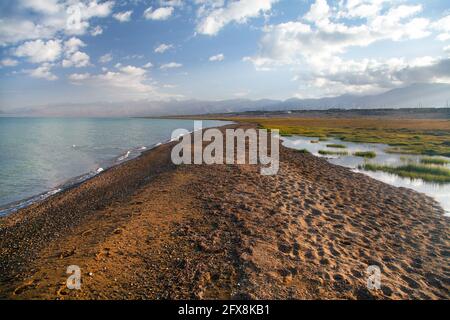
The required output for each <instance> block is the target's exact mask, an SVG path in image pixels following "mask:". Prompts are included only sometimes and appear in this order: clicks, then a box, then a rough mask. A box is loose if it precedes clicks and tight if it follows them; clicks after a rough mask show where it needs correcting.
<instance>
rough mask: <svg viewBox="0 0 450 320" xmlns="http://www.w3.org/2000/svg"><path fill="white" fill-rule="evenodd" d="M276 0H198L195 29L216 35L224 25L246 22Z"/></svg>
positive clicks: (268, 7) (269, 8) (270, 6)
mask: <svg viewBox="0 0 450 320" xmlns="http://www.w3.org/2000/svg"><path fill="white" fill-rule="evenodd" d="M277 1H278V0H239V1H233V2H229V3H228V4H227V5H226V6H225V5H224V2H223V1H221V2H217V1H213V2H210V1H200V3H202V6H201V7H200V8H199V10H198V12H197V15H198V16H199V21H198V23H197V26H196V30H197V32H198V33H200V34H205V35H210V36H213V35H216V34H217V33H218V32H219V31H220V30H221V29H222V28H223V27H224V26H225V25H227V24H229V23H231V22H236V23H246V22H247V20H248V19H249V18H255V17H258V16H259V15H260V14H261V13H265V12H268V11H270V10H271V8H272V4H274V3H275V2H277Z"/></svg>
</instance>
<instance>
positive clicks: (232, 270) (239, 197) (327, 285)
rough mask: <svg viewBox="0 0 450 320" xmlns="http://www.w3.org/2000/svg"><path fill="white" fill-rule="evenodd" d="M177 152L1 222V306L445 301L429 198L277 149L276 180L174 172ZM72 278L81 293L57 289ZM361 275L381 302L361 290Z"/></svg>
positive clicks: (441, 230)
mask: <svg viewBox="0 0 450 320" xmlns="http://www.w3.org/2000/svg"><path fill="white" fill-rule="evenodd" d="M246 126H248V125H246V124H234V125H227V126H224V127H220V128H219V129H220V130H224V129H225V128H226V127H246ZM173 144H174V142H169V143H167V144H163V145H160V146H157V147H155V148H153V149H150V150H145V151H144V152H143V153H142V154H141V155H140V156H138V157H136V158H133V159H130V160H128V161H125V162H123V163H120V164H118V165H116V166H113V167H111V168H109V169H107V170H105V171H103V172H102V173H101V174H99V175H96V176H95V177H93V178H91V179H88V180H86V181H84V182H83V183H81V184H79V185H77V186H75V187H74V188H71V189H69V190H65V191H63V192H60V193H58V194H55V195H53V196H51V197H49V198H47V199H46V200H44V201H42V202H39V203H35V204H33V205H31V206H30V207H27V208H25V209H21V210H19V211H18V212H15V213H12V214H10V215H8V216H6V217H0V226H1V227H0V237H1V239H2V242H1V246H0V271H1V273H0V297H1V298H10V299H26V298H32V299H36V298H40V299H124V298H126V299H133V298H146V299H161V298H162V299H164V298H165V299H187V298H195V299H202V298H203V299H205V298H209V299H217V298H224V299H227V298H244V299H289V298H293V299H317V298H319V299H347V298H348V299H371V298H375V299H412V298H425V299H448V298H449V292H448V287H447V286H446V279H448V276H449V270H448V249H449V239H448V234H449V233H448V231H449V228H448V222H447V220H446V218H445V217H444V216H443V210H442V208H440V207H439V206H438V205H437V203H436V202H435V201H434V200H432V199H431V198H429V197H427V196H425V195H422V194H419V193H417V192H415V191H412V190H407V189H404V188H395V187H392V186H390V185H387V184H384V183H382V182H379V181H377V180H374V179H371V178H369V177H367V176H365V175H363V174H360V173H354V172H351V171H350V170H349V169H346V168H344V167H340V166H336V165H332V164H330V163H328V162H327V161H326V160H324V159H319V158H316V157H314V156H310V155H305V154H300V153H298V152H295V151H294V150H290V149H288V148H286V147H282V146H280V152H281V154H280V155H281V172H280V174H279V175H277V176H274V177H262V176H260V175H259V173H258V168H257V166H250V165H240V166H238V165H231V166H223V165H213V166H207V165H199V166H189V165H183V166H175V165H173V164H172V163H171V162H170V150H171V146H172V145H173ZM218 181H220V183H217V182H218ZM70 264H77V265H80V267H81V269H82V275H83V288H82V290H80V291H71V290H68V289H66V288H65V286H64V285H63V284H64V281H65V279H66V278H67V275H66V274H65V271H66V270H65V268H66V267H67V266H68V265H70ZM369 264H377V265H380V266H381V269H382V272H383V275H384V277H385V278H383V279H384V280H383V285H382V290H378V291H374V292H372V291H368V290H367V289H366V288H365V283H366V279H365V276H364V271H365V267H366V266H367V265H369Z"/></svg>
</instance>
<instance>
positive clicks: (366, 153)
mask: <svg viewBox="0 0 450 320" xmlns="http://www.w3.org/2000/svg"><path fill="white" fill-rule="evenodd" d="M353 155H354V156H355V157H361V158H367V159H373V158H375V157H376V156H377V154H376V153H375V152H374V151H357V152H355V153H354V154H353Z"/></svg>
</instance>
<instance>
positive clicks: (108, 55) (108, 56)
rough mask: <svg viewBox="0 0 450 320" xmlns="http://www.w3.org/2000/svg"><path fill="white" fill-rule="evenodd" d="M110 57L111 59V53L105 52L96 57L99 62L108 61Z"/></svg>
mask: <svg viewBox="0 0 450 320" xmlns="http://www.w3.org/2000/svg"><path fill="white" fill-rule="evenodd" d="M112 59H113V56H112V54H111V53H106V54H104V55H102V56H101V57H100V58H99V59H98V61H99V62H100V63H108V62H110V61H111V60H112Z"/></svg>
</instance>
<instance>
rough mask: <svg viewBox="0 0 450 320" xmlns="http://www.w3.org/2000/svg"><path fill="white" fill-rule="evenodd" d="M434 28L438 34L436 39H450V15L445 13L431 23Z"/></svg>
mask: <svg viewBox="0 0 450 320" xmlns="http://www.w3.org/2000/svg"><path fill="white" fill-rule="evenodd" d="M432 27H433V29H434V30H436V31H437V32H438V33H439V34H438V35H437V37H436V39H438V40H439V41H447V40H449V39H450V15H447V16H445V17H443V18H441V19H439V20H438V21H436V22H434V23H433V24H432Z"/></svg>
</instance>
